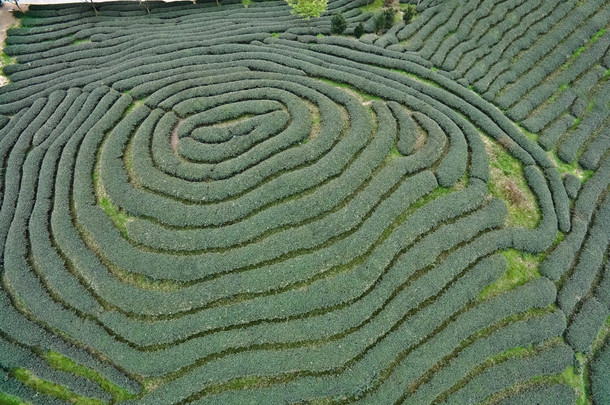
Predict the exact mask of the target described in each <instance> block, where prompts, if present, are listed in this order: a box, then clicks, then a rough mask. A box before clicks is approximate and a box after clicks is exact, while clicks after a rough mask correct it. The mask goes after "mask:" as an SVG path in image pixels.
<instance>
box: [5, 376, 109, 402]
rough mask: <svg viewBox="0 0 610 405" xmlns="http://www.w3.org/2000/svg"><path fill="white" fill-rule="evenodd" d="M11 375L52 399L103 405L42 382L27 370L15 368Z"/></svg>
mask: <svg viewBox="0 0 610 405" xmlns="http://www.w3.org/2000/svg"><path fill="white" fill-rule="evenodd" d="M13 374H14V375H15V378H17V379H18V380H19V381H21V382H23V383H24V384H25V385H27V386H28V387H31V388H33V389H34V390H36V391H38V392H40V393H41V394H43V395H48V396H51V397H54V398H58V399H62V400H64V401H68V402H71V403H73V404H75V405H103V404H104V402H102V401H100V400H97V399H92V398H86V397H83V396H80V395H78V394H75V393H74V392H72V391H70V390H69V389H68V388H66V387H64V386H62V385H58V384H54V383H52V382H49V381H46V380H43V379H42V378H39V377H37V376H36V375H34V374H33V373H32V372H30V371H29V370H26V369H23V368H17V369H15V370H13Z"/></svg>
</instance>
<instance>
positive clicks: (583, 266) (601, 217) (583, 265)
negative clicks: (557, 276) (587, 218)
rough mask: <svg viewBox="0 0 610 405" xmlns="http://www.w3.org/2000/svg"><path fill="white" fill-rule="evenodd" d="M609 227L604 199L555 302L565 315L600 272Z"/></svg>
mask: <svg viewBox="0 0 610 405" xmlns="http://www.w3.org/2000/svg"><path fill="white" fill-rule="evenodd" d="M609 227H610V199H607V198H606V199H605V200H604V201H603V202H602V203H601V204H600V206H599V207H598V208H597V212H596V214H595V217H594V219H593V221H592V223H591V224H590V228H589V237H588V238H587V239H586V241H585V243H584V244H583V245H582V247H581V249H580V252H579V256H578V262H577V264H576V265H575V266H574V269H573V271H572V274H571V275H570V276H569V277H568V278H567V279H566V280H565V282H564V284H563V286H562V287H561V290H559V296H558V300H557V302H558V303H559V306H560V307H561V309H562V310H563V311H564V312H565V313H566V314H571V313H572V312H573V311H574V308H575V307H576V305H577V304H578V301H579V299H580V297H585V296H586V295H587V293H588V292H589V290H590V289H591V287H592V285H593V282H594V281H595V279H596V277H597V274H598V273H599V272H600V271H602V269H603V265H604V255H605V252H606V251H607V249H608V243H609V241H608V237H607V235H606V234H605V232H604V231H605V230H607V229H608V228H609Z"/></svg>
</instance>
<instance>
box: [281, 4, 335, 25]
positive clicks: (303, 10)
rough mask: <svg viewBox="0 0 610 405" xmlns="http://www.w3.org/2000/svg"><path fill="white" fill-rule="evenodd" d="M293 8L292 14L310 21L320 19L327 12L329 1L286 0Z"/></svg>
mask: <svg viewBox="0 0 610 405" xmlns="http://www.w3.org/2000/svg"><path fill="white" fill-rule="evenodd" d="M285 1H286V3H288V5H289V6H290V7H291V8H292V11H291V13H292V14H296V15H297V16H299V17H301V18H304V19H305V20H309V19H310V18H312V17H314V18H318V17H320V15H322V13H324V12H325V11H326V8H327V6H328V0H285Z"/></svg>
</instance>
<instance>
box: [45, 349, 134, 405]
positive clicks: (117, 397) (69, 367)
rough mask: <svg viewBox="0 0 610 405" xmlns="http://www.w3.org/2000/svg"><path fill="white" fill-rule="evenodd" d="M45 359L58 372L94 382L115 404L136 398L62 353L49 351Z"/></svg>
mask: <svg viewBox="0 0 610 405" xmlns="http://www.w3.org/2000/svg"><path fill="white" fill-rule="evenodd" d="M44 358H45V360H46V361H47V363H49V365H50V366H51V367H53V368H54V369H56V370H61V371H66V372H68V373H71V374H74V375H78V376H81V377H85V378H87V379H89V380H91V381H94V382H95V383H97V384H98V385H99V386H100V387H101V388H102V389H103V390H104V391H106V392H108V393H109V394H111V395H112V397H113V402H121V401H126V400H128V399H131V398H134V397H135V396H134V395H132V394H131V393H130V392H129V391H127V390H126V389H124V388H122V387H119V386H118V385H116V384H114V383H112V382H111V381H109V380H108V379H106V378H104V376H102V375H101V374H100V373H99V372H97V371H95V370H93V369H90V368H88V367H85V366H83V365H80V364H78V363H76V362H75V361H74V360H72V359H70V358H68V357H65V356H63V355H62V354H61V353H58V352H55V351H49V352H46V353H45V355H44Z"/></svg>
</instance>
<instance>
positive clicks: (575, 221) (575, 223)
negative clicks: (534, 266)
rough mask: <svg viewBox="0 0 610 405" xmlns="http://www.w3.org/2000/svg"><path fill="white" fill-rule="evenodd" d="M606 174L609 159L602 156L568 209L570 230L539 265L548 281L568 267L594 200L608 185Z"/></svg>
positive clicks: (587, 223) (588, 219)
mask: <svg viewBox="0 0 610 405" xmlns="http://www.w3.org/2000/svg"><path fill="white" fill-rule="evenodd" d="M609 175H610V159H609V158H606V159H605V160H604V162H603V163H602V164H601V165H600V168H599V169H598V170H597V172H596V173H595V174H594V175H593V177H592V178H590V179H589V180H588V181H587V182H586V183H585V184H584V186H583V187H582V190H581V191H580V192H579V195H578V199H577V200H576V201H575V203H574V209H573V211H572V228H571V232H570V233H569V234H568V235H567V236H566V238H565V239H564V240H563V241H562V242H560V244H559V245H558V247H557V248H556V249H555V250H554V251H553V252H551V254H549V255H548V256H547V257H546V259H545V260H544V261H543V262H542V263H541V264H540V272H541V273H542V274H543V275H545V276H547V277H549V278H550V279H551V280H558V279H560V278H561V277H562V276H563V275H564V274H565V273H566V272H567V271H568V269H570V268H571V267H572V265H573V263H574V260H575V258H576V254H577V252H578V251H580V249H581V246H582V244H583V242H584V240H585V236H586V234H587V230H588V228H589V226H590V225H589V223H590V221H591V219H592V217H593V212H594V211H595V209H596V208H597V205H598V199H599V197H600V195H602V194H603V193H604V192H605V190H606V189H607V187H608V181H609V180H608V176H609Z"/></svg>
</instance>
